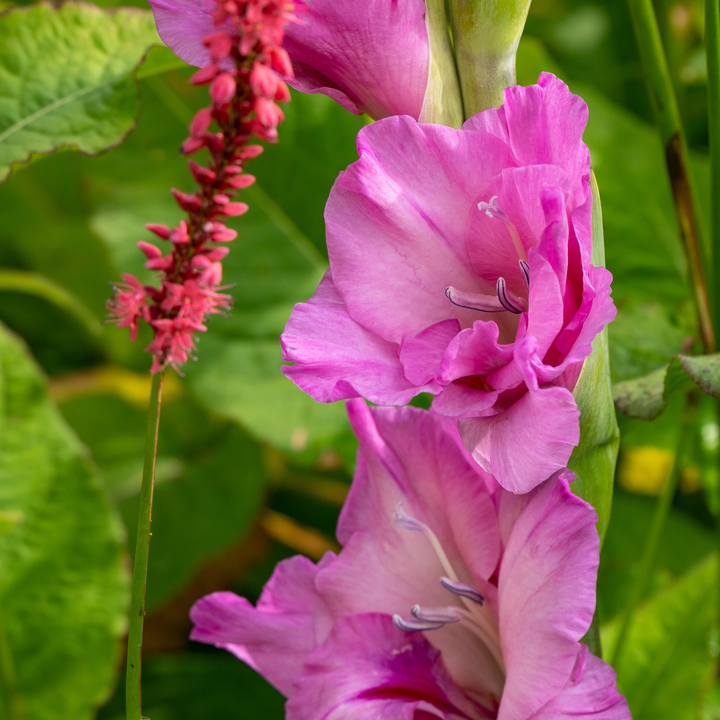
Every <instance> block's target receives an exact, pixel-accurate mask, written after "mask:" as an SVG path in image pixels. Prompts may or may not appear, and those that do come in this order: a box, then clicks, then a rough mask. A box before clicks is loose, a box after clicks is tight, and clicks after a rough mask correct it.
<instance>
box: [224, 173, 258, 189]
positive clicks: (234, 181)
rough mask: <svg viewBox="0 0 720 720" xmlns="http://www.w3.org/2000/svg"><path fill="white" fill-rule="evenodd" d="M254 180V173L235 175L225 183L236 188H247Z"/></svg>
mask: <svg viewBox="0 0 720 720" xmlns="http://www.w3.org/2000/svg"><path fill="white" fill-rule="evenodd" d="M254 182H255V176H254V175H235V177H232V178H230V179H229V180H226V181H225V185H226V186H227V187H231V188H233V189H235V190H244V189H245V188H247V187H250V186H251V185H252V184H253V183H254Z"/></svg>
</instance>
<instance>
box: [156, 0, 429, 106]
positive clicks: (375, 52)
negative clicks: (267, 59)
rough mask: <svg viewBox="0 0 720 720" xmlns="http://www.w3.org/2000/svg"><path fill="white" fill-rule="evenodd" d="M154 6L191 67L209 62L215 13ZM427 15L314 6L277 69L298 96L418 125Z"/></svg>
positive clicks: (173, 1)
mask: <svg viewBox="0 0 720 720" xmlns="http://www.w3.org/2000/svg"><path fill="white" fill-rule="evenodd" d="M150 4H151V5H152V9H153V14H154V15H155V23H156V24H157V29H158V33H159V34H160V37H161V38H162V39H163V41H164V42H165V43H166V44H167V45H168V47H170V49H171V50H172V51H173V52H174V53H175V54H176V55H177V56H178V57H179V58H181V59H182V60H184V61H185V62H187V63H189V64H191V65H197V66H203V65H205V64H207V63H208V61H209V60H210V52H209V50H208V48H207V47H206V46H204V45H203V43H202V40H203V38H204V37H205V36H206V35H207V34H208V33H212V32H213V31H216V30H217V26H216V25H215V24H214V18H213V15H212V11H213V7H212V6H211V5H210V4H208V7H207V9H206V8H205V6H204V5H203V3H200V2H195V0H151V2H150ZM425 10H426V8H425V1H424V0H362V2H358V0H310V1H309V2H308V3H307V5H306V8H305V10H304V11H303V12H302V13H301V14H300V17H299V18H298V22H295V23H292V24H290V25H288V26H287V27H286V28H285V39H284V41H283V48H276V49H275V50H274V53H273V58H272V59H273V63H272V66H273V69H274V70H276V71H277V72H279V73H281V74H282V75H284V76H285V77H286V79H287V81H288V82H289V83H290V84H291V85H292V86H293V87H294V88H296V89H297V90H301V91H302V92H307V93H323V94H324V95H328V96H329V97H331V98H332V99H333V100H335V101H337V102H338V103H340V105H342V106H343V107H344V108H346V109H347V110H349V111H350V112H352V113H355V114H356V115H360V114H362V113H367V114H368V115H370V117H372V118H374V119H379V118H383V117H387V116H390V115H410V116H411V117H413V118H415V119H418V118H419V117H421V113H422V108H423V101H424V99H425V90H426V88H427V83H428V70H429V64H430V43H429V39H428V32H427V28H426V20H425ZM285 52H286V53H287V55H289V56H290V61H291V62H292V71H293V73H294V78H290V77H289V75H290V73H289V72H288V70H290V67H289V66H288V63H287V60H286V58H287V55H286V54H285ZM252 81H253V80H252V79H251V82H252ZM267 94H269V93H267Z"/></svg>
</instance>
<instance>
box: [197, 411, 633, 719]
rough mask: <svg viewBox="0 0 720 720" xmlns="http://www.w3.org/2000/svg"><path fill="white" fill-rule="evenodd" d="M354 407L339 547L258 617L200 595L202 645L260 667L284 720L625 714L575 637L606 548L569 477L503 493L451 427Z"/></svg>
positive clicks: (432, 419) (274, 593) (279, 587)
mask: <svg viewBox="0 0 720 720" xmlns="http://www.w3.org/2000/svg"><path fill="white" fill-rule="evenodd" d="M348 409H349V414H350V419H351V423H352V425H353V428H354V430H355V433H356V434H357V436H358V439H359V441H360V450H359V453H358V464H357V470H356V473H355V479H354V481H353V485H352V488H351V490H350V494H349V495H348V499H347V502H346V504H345V507H344V508H343V511H342V513H341V516H340V521H339V524H338V530H337V536H338V540H339V541H340V543H341V544H342V545H343V549H342V551H341V552H340V554H339V555H337V556H336V555H335V554H334V553H327V554H326V555H325V556H324V557H323V559H322V560H321V561H320V562H319V563H318V565H313V564H312V563H311V562H310V561H309V560H307V559H306V558H304V557H299V556H298V557H294V558H291V559H289V560H285V561H283V562H282V563H280V565H278V567H277V568H276V570H275V573H274V575H273V577H272V578H271V579H270V581H269V582H268V584H267V585H266V586H265V589H264V591H263V594H262V596H261V597H260V600H259V602H258V604H257V607H256V608H254V607H253V606H252V605H251V604H250V603H249V602H248V601H247V600H245V599H244V598H240V597H238V596H236V595H234V594H233V593H229V592H219V593H214V594H212V595H209V596H207V597H205V598H203V599H201V600H200V601H198V602H197V603H196V604H195V606H194V607H193V609H192V611H191V617H192V620H193V622H194V623H195V628H194V630H193V632H192V635H191V637H192V638H193V639H195V640H200V641H202V642H206V643H212V644H214V645H216V646H219V647H223V648H225V649H227V650H229V651H230V652H232V653H234V654H235V655H237V656H238V657H239V658H241V659H242V660H244V661H245V662H247V663H248V664H249V665H251V666H252V667H253V668H255V669H256V670H257V671H258V672H260V673H261V674H262V675H264V676H265V678H267V679H268V680H269V681H270V682H271V683H272V684H273V685H274V686H275V687H276V688H277V689H278V690H280V692H282V693H283V694H284V695H286V696H287V697H288V703H287V705H286V717H287V718H288V720H315V719H316V718H325V719H326V720H336V719H337V720H339V719H340V718H348V717H353V718H368V720H370V719H371V718H372V719H373V720H374V719H375V718H403V719H406V720H411V719H412V718H415V719H416V720H419V718H431V717H433V718H435V717H439V718H447V719H448V720H480V719H481V718H499V719H500V720H530V719H532V720H559V719H560V718H569V717H570V716H572V717H573V718H577V720H582V719H583V718H584V719H585V720H590V719H591V718H592V719H593V720H630V713H629V711H628V708H627V703H626V701H625V699H624V698H623V697H622V696H620V695H619V693H618V691H617V688H616V685H615V673H614V672H613V670H612V669H611V668H610V666H609V665H607V664H606V663H604V662H603V661H602V660H600V659H598V658H597V657H595V656H594V655H591V654H590V653H589V652H588V650H587V647H586V646H585V645H583V644H581V643H580V642H579V640H580V638H581V637H582V636H583V635H584V633H585V632H586V631H587V629H588V627H589V625H590V622H591V619H592V616H593V612H594V608H595V581H596V575H597V567H598V561H599V538H598V533H597V530H596V528H595V521H596V519H597V516H596V514H595V511H594V510H593V509H592V507H591V506H590V505H588V504H587V503H586V502H585V501H583V500H581V499H580V498H578V497H576V496H575V495H573V494H572V492H571V491H570V489H569V487H568V481H569V479H570V477H572V473H570V472H569V471H564V472H560V473H557V474H555V475H554V476H553V477H551V478H550V479H549V480H547V481H546V482H544V483H543V484H541V485H540V486H539V487H538V488H536V490H534V491H532V492H531V493H529V494H527V495H523V496H519V495H513V494H512V493H509V492H507V491H505V490H503V489H502V488H498V489H497V490H496V492H495V493H494V494H491V493H490V491H489V490H488V489H487V487H486V485H485V484H484V483H483V482H482V481H481V480H480V478H479V477H478V474H477V473H478V472H479V469H478V468H477V466H476V465H475V463H473V462H472V461H471V460H469V459H467V458H466V456H465V454H464V453H463V451H462V450H461V448H460V447H459V445H458V443H456V441H455V439H454V438H453V437H452V436H451V435H450V434H449V433H448V432H447V431H446V429H445V428H444V425H445V426H447V422H446V421H444V420H443V419H442V418H441V417H439V416H437V415H434V414H432V413H428V412H426V411H422V410H418V409H415V408H402V409H391V408H374V409H372V410H370V409H369V408H368V407H367V406H366V405H365V403H364V402H363V401H361V400H353V401H350V402H349V403H348Z"/></svg>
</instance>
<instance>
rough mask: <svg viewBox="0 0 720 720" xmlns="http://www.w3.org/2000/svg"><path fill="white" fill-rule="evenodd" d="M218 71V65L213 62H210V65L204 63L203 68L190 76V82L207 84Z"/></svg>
mask: <svg viewBox="0 0 720 720" xmlns="http://www.w3.org/2000/svg"><path fill="white" fill-rule="evenodd" d="M218 72H220V69H219V68H218V66H217V65H215V63H210V65H206V66H205V67H204V68H201V69H200V70H198V71H197V72H196V73H195V74H194V75H193V76H192V77H191V78H190V83H191V84H192V85H207V84H208V83H209V82H211V81H212V79H213V78H214V77H215V76H216V75H217V74H218Z"/></svg>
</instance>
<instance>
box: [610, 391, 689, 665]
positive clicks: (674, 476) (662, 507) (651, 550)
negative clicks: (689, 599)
mask: <svg viewBox="0 0 720 720" xmlns="http://www.w3.org/2000/svg"><path fill="white" fill-rule="evenodd" d="M694 409H695V400H694V397H693V395H692V394H690V395H688V396H687V399H686V401H685V410H684V412H683V418H682V425H681V426H680V437H679V438H678V444H677V450H676V453H675V462H674V463H673V468H672V471H671V473H670V477H669V478H668V481H667V485H666V486H665V488H664V489H663V491H662V494H661V495H660V498H659V500H658V503H657V506H656V507H655V515H654V516H653V521H652V526H651V527H650V532H649V534H648V536H647V541H646V543H645V551H644V552H643V556H642V560H641V561H640V571H639V573H638V576H637V579H636V581H635V584H634V585H633V587H632V589H631V591H630V598H629V600H628V604H627V607H626V608H625V614H624V616H623V619H622V624H621V626H620V631H619V633H618V636H617V641H616V642H615V646H614V648H613V651H612V656H611V658H610V664H611V665H613V666H614V667H617V661H618V659H619V658H620V657H621V656H622V652H623V650H624V648H625V643H626V641H627V637H628V631H629V630H630V626H631V625H632V620H633V616H634V614H635V611H636V609H637V607H638V605H639V604H640V601H641V600H642V597H643V592H644V591H645V588H646V586H647V583H648V579H649V578H650V573H651V571H652V567H653V562H654V560H655V554H656V552H657V547H658V542H659V541H660V533H661V532H662V529H663V526H664V525H665V520H666V518H667V516H668V512H670V507H671V506H672V501H673V498H674V497H675V491H676V490H677V485H678V480H679V478H680V468H681V467H682V458H683V454H684V452H685V444H686V442H687V438H688V434H689V430H690V425H691V416H692V414H693V412H694Z"/></svg>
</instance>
